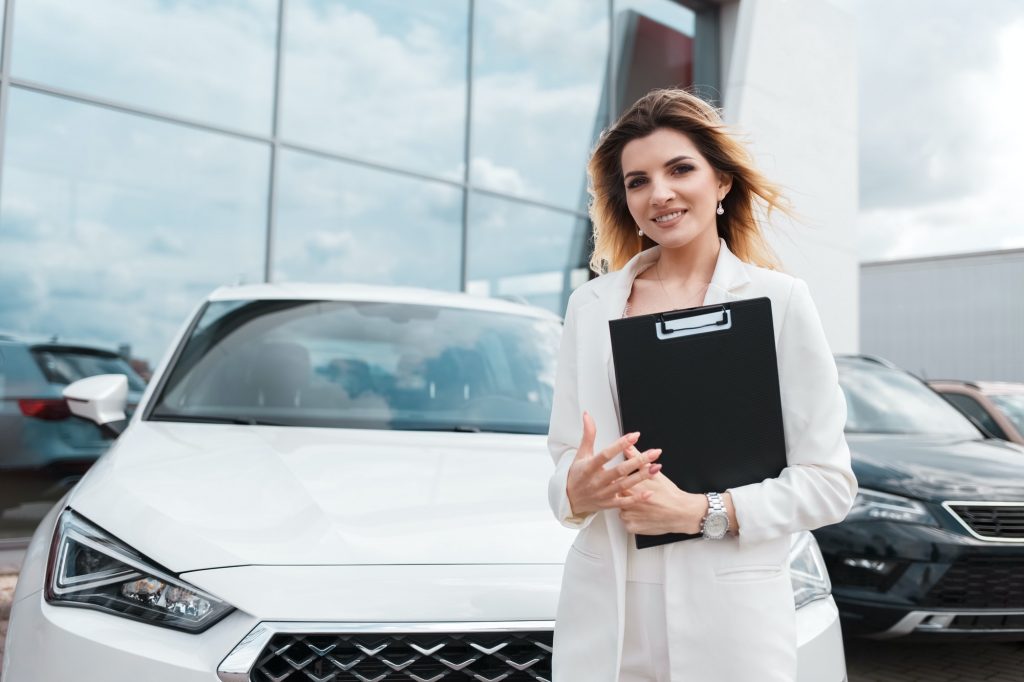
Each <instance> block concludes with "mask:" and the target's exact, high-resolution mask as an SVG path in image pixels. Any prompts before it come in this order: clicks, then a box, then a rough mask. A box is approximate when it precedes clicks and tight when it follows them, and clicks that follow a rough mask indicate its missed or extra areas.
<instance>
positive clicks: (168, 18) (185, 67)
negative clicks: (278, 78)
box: [11, 0, 277, 135]
mask: <svg viewBox="0 0 1024 682" xmlns="http://www.w3.org/2000/svg"><path fill="white" fill-rule="evenodd" d="M13 40H14V42H13V44H12V46H11V47H12V57H11V64H12V74H13V75H14V76H16V77H18V78H25V79H28V80H32V81H37V82H40V83H44V84H46V85H53V86H56V87H59V88H66V89H69V90H73V91H76V92H82V93H86V94H90V95H94V96H96V97H100V98H104V99H110V100H116V101H119V102H125V103H128V104H135V105H139V106H143V107H147V108H152V109H156V110H159V111H163V112H167V113H170V114H173V115H177V116H184V117H186V118H193V119H196V120H199V121H203V122H206V123H211V124H215V125H222V126H226V127H229V128H235V129H241V130H245V131H249V132H253V133H257V134H263V135H268V134H269V133H270V125H271V111H272V104H273V92H274V51H275V46H276V40H277V0H244V1H243V0H202V1H200V0H90V1H89V2H67V1H66V0H29V1H26V2H19V3H17V6H16V8H15V16H14V35H13Z"/></svg>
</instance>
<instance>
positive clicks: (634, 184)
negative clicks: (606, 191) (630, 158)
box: [626, 178, 644, 189]
mask: <svg viewBox="0 0 1024 682" xmlns="http://www.w3.org/2000/svg"><path fill="white" fill-rule="evenodd" d="M643 183H644V179H643V178H633V179H632V180H630V181H629V182H627V183H626V189H633V188H635V187H639V186H640V185H642V184H643Z"/></svg>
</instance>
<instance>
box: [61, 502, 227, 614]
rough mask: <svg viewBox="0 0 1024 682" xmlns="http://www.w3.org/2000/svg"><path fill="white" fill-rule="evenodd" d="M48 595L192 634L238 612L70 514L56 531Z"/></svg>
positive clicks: (67, 603)
mask: <svg viewBox="0 0 1024 682" xmlns="http://www.w3.org/2000/svg"><path fill="white" fill-rule="evenodd" d="M45 596H46V601H48V602H49V603H51V604H54V605H57V606H79V607H85V608H91V609H96V610H98V611H105V612H107V613H112V614H115V615H118V616H123V617H125V618H131V619H133V620H139V621H142V622H144V623H151V624H153V625H160V626H163V627H168V628H174V629H176V630H184V631H185V632H192V633H197V632H202V631H203V630H205V629H207V628H208V627H210V626H211V625H213V624H214V623H216V622H217V621H218V620H220V619H221V618H223V617H224V616H226V615H227V614H228V613H229V612H231V611H232V610H233V607H232V606H231V605H229V604H226V603H224V602H222V601H220V600H219V599H217V598H216V597H213V596H211V595H209V594H206V593H205V592H203V591H201V590H199V589H198V588H196V587H193V586H192V585H189V584H188V583H186V582H183V581H181V580H178V579H177V578H175V577H174V576H172V575H170V574H169V573H168V572H167V571H165V570H164V569H162V568H160V567H159V566H157V565H155V564H154V563H152V562H151V561H149V560H148V559H146V558H145V557H143V556H142V555H140V554H139V553H138V552H136V551H135V550H133V549H131V548H130V547H128V546H127V545H125V544H124V543H122V542H120V541H119V540H117V539H116V538H114V537H112V536H111V535H109V534H107V533H105V532H103V531H102V530H100V529H99V528H97V527H96V526H94V525H92V524H91V523H89V522H88V521H86V520H85V519H83V518H82V517H80V516H78V515H77V514H75V513H74V512H72V511H71V510H70V509H66V510H64V512H63V513H62V514H61V515H60V518H59V519H58V521H57V526H56V529H55V530H54V536H53V544H52V546H51V547H50V560H49V563H48V564H47V568H46V590H45Z"/></svg>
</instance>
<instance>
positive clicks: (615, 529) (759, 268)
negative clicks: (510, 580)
mask: <svg viewBox="0 0 1024 682" xmlns="http://www.w3.org/2000/svg"><path fill="white" fill-rule="evenodd" d="M588 172H589V176H590V181H591V194H592V195H593V201H592V204H591V217H592V219H593V223H594V236H595V248H594V255H593V259H592V261H591V267H592V268H594V269H595V270H597V271H600V269H603V268H602V267H601V266H602V265H605V266H607V268H608V269H609V272H608V274H605V275H603V276H601V277H598V278H596V279H594V280H592V281H590V282H588V283H587V284H585V285H583V286H581V287H579V288H578V289H577V290H576V291H575V292H573V294H572V296H571V297H570V299H569V306H568V310H567V312H566V317H565V329H564V333H563V337H562V344H561V349H560V351H559V360H558V374H557V379H556V383H555V398H554V407H553V410H552V414H551V426H550V431H549V437H548V446H549V448H550V450H551V454H552V456H553V457H554V460H555V463H556V468H555V472H554V474H553V475H552V477H551V485H550V488H549V498H550V502H551V505H552V509H553V510H554V512H555V515H556V516H557V518H558V519H559V521H560V522H561V523H563V524H564V525H566V526H569V527H571V528H577V529H579V533H578V534H577V537H576V540H575V541H574V543H573V546H572V549H571V551H570V552H569V556H568V557H567V559H566V563H565V573H564V577H563V583H562V591H561V597H560V601H559V607H558V615H557V626H556V629H555V640H554V642H555V644H554V678H555V682H583V681H586V682H598V681H602V680H608V681H611V680H619V681H620V682H638V681H640V680H652V681H655V680H656V681H657V682H668V681H669V680H671V681H672V682H682V681H685V680H711V679H713V680H723V681H726V682H752V681H757V682H760V681H762V680H779V681H783V680H786V681H789V680H794V679H795V678H796V635H795V619H794V614H795V610H794V604H793V593H792V587H791V584H790V578H789V574H788V553H789V543H790V535H791V534H792V533H795V532H797V531H802V530H808V529H813V528H817V527H819V526H823V525H827V524H830V523H836V522H838V521H840V520H842V519H843V518H844V517H845V516H846V514H847V512H848V511H849V509H850V506H851V504H852V501H853V498H854V495H855V493H856V490H857V483H856V479H855V478H854V475H853V472H852V471H851V469H850V454H849V450H848V448H847V445H846V441H845V439H844V436H843V424H844V422H845V420H846V404H845V401H844V399H843V395H842V391H841V389H840V388H839V384H838V381H837V373H836V367H835V363H834V361H833V359H832V355H831V352H830V350H829V347H828V343H827V342H826V339H825V335H824V332H823V330H822V327H821V323H820V321H819V319H818V315H817V311H816V310H815V308H814V304H813V302H812V300H811V297H810V294H809V292H808V289H807V286H806V285H805V284H804V283H803V282H802V281H800V280H798V279H796V278H794V277H791V276H789V275H785V274H782V273H780V272H776V271H774V270H773V269H772V267H773V259H772V257H771V255H770V251H769V249H768V247H767V246H766V243H765V241H764V240H763V238H762V235H761V232H760V227H759V225H758V223H757V220H756V218H755V215H756V213H757V211H758V209H759V208H763V209H768V210H769V211H770V210H771V209H772V208H776V207H779V202H780V199H779V193H778V192H777V191H776V190H775V189H774V187H773V186H772V185H770V184H769V183H767V182H766V181H765V180H764V178H763V177H762V176H761V175H760V174H759V173H758V172H757V171H756V170H755V169H754V168H753V165H752V162H751V160H750V157H749V155H748V154H747V152H746V151H745V149H744V148H743V146H742V145H741V144H740V143H739V142H737V141H736V140H735V139H734V138H733V137H731V136H730V134H729V133H728V132H727V131H726V130H725V128H724V126H723V124H722V122H721V119H720V118H719V116H718V113H717V111H716V110H715V109H714V108H713V107H711V106H710V105H708V104H707V103H705V102H704V101H702V100H701V99H699V98H698V97H696V96H694V95H692V94H690V93H687V92H685V91H682V90H658V91H654V92H652V93H650V94H649V95H647V96H645V97H643V98H642V99H641V100H640V101H638V102H637V103H636V104H634V105H633V106H632V107H631V108H630V109H629V111H627V112H626V113H625V114H623V116H622V117H621V118H620V119H619V120H618V121H617V122H616V123H615V124H614V125H613V126H612V127H611V128H610V129H609V130H607V131H605V133H604V134H603V135H602V136H601V139H600V141H599V143H598V145H597V148H596V150H595V151H594V153H593V156H592V158H591V160H590V164H589V167H588ZM761 296H767V297H768V298H770V300H771V304H772V315H773V319H774V324H775V341H776V348H777V354H778V364H779V382H780V388H781V397H782V409H783V419H784V428H785V435H786V448H787V462H788V465H787V467H786V468H785V469H784V470H783V471H782V473H781V474H780V475H779V476H778V477H777V478H774V479H768V480H765V481H763V482H761V483H756V484H752V485H745V486H742V487H737V488H733V489H731V490H708V491H705V490H680V489H679V488H677V487H676V486H675V485H674V484H673V483H672V482H671V481H670V480H668V479H667V478H666V477H665V476H664V475H662V474H660V473H659V468H660V465H659V464H657V462H656V460H657V458H658V455H659V454H660V452H659V451H658V450H649V451H647V452H643V453H641V452H638V451H637V449H636V447H635V446H634V444H635V443H636V441H637V438H638V434H635V433H634V434H621V433H619V430H618V423H619V420H618V416H617V409H618V408H617V405H616V394H615V387H614V383H613V382H614V373H613V368H612V364H611V363H612V361H611V345H610V341H609V335H608V321H609V320H610V319H614V318H618V317H622V316H625V315H645V314H649V313H653V312H658V311H663V310H674V309H680V308H688V307H694V306H698V305H711V304H716V303H722V302H725V301H730V300H737V299H747V298H757V297H761ZM680 419H681V420H685V415H680ZM723 507H724V509H723ZM709 508H710V509H711V512H712V514H711V516H712V517H713V521H714V523H712V521H711V520H709V524H708V526H709V528H707V529H703V531H704V536H705V539H696V540H690V541H686V542H681V543H672V544H668V545H662V546H659V547H654V548H648V549H643V550H637V549H636V544H635V541H634V535H635V534H638V533H639V534H660V533H665V532H673V531H674V532H686V533H698V532H702V528H703V521H704V520H705V518H706V517H708V514H709ZM723 512H724V513H723ZM726 519H727V521H728V523H727V524H725V523H724V521H725V520H726ZM711 526H714V531H712V530H709V529H710V528H711ZM723 526H727V528H726V530H727V532H725V533H724V534H722V532H721V531H722V530H723V528H722V527H723ZM712 538H714V539H712Z"/></svg>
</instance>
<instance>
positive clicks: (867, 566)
mask: <svg viewBox="0 0 1024 682" xmlns="http://www.w3.org/2000/svg"><path fill="white" fill-rule="evenodd" d="M843 565H844V566H849V567H850V568H862V569H864V570H866V571H871V572H872V573H881V574H882V575H885V574H886V573H888V572H889V571H891V570H892V569H893V567H894V566H895V565H896V562H894V561H882V560H881V559H843Z"/></svg>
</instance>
